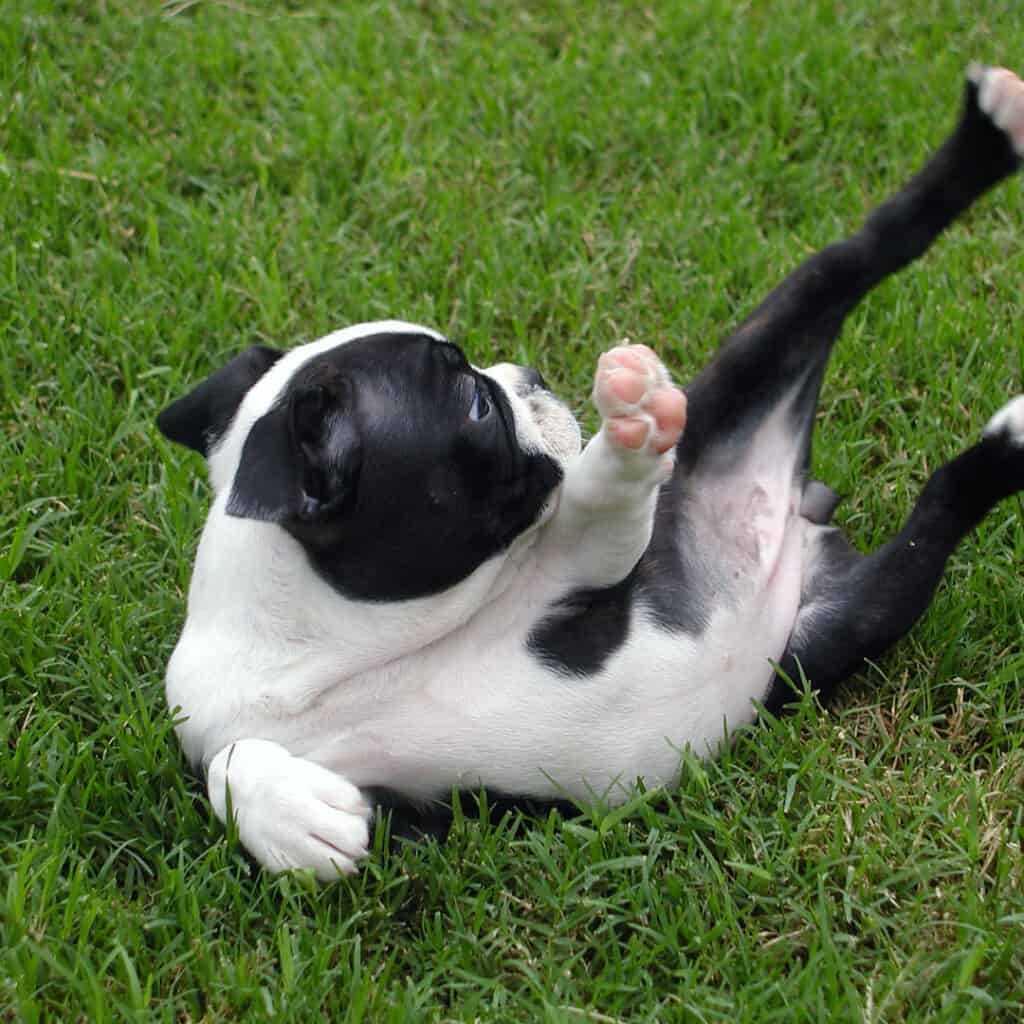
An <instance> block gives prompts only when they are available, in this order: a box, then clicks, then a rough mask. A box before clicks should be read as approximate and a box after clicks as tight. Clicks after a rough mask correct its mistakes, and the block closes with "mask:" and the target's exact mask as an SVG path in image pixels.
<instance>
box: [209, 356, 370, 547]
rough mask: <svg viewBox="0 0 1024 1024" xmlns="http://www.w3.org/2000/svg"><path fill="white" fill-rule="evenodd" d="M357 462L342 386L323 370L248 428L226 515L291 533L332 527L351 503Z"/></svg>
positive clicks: (355, 437) (349, 405)
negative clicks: (277, 526)
mask: <svg viewBox="0 0 1024 1024" xmlns="http://www.w3.org/2000/svg"><path fill="white" fill-rule="evenodd" d="M361 459H362V446H361V444H360V442H359V435H358V432H357V430H356V427H355V422H354V417H353V415H352V402H351V393H350V388H349V386H348V382H347V381H346V380H345V379H344V378H343V377H342V376H341V375H340V374H337V373H336V372H333V371H331V370H330V369H326V370H325V371H323V372H321V373H320V374H319V375H318V379H316V380H313V381H310V382H308V383H304V384H302V385H301V386H299V387H297V388H295V389H293V390H292V391H291V393H290V394H288V395H286V396H285V397H284V398H283V399H282V400H281V401H280V402H278V404H277V405H276V406H274V408H272V409H271V410H270V411H269V412H267V413H266V414H265V415H263V416H261V417H260V419H258V420H257V421H256V422H255V423H254V424H253V425H252V429H251V430H250V431H249V436H248V437H247V438H246V439H245V444H244V445H243V447H242V455H241V458H240V459H239V463H238V470H237V471H236V473H235V480H234V483H233V485H232V488H231V495H230V497H229V498H228V504H227V512H228V515H233V516H241V517H244V518H247V519H261V520H263V521H265V522H272V523H284V524H287V525H291V526H294V527H300V526H311V527H316V526H320V525H324V524H328V523H329V524H330V525H336V524H337V518H338V515H339V514H341V513H342V512H343V511H344V509H345V508H346V507H347V506H349V505H350V504H351V502H352V501H353V500H354V497H355V489H356V483H357V480H358V476H359V467H360V463H361Z"/></svg>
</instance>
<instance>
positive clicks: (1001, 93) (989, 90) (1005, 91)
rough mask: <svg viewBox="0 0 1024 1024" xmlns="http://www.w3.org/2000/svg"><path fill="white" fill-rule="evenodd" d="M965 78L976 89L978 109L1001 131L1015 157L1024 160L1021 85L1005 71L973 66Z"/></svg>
mask: <svg viewBox="0 0 1024 1024" xmlns="http://www.w3.org/2000/svg"><path fill="white" fill-rule="evenodd" d="M967 77H968V78H970V80H971V81H972V82H973V83H974V84H975V85H976V86H977V87H978V106H979V107H980V108H981V111H982V113H983V114H986V115H987V116H988V117H989V118H991V120H992V123H993V124H994V125H995V126H996V127H997V128H999V129H1001V130H1002V131H1004V132H1005V133H1006V134H1007V136H1008V137H1009V139H1010V142H1011V144H1012V145H1013V148H1014V150H1016V153H1017V155H1018V156H1021V157H1024V82H1022V81H1021V80H1020V79H1019V78H1018V77H1017V76H1016V75H1015V74H1014V73H1013V72H1012V71H1010V70H1009V69H1008V68H988V67H985V66H984V65H982V64H972V65H971V66H970V68H968V70H967Z"/></svg>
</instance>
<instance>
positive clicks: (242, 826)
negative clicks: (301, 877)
mask: <svg viewBox="0 0 1024 1024" xmlns="http://www.w3.org/2000/svg"><path fill="white" fill-rule="evenodd" d="M208 780H209V781H208V785H209V793H210V799H211V801H212V802H213V805H214V809H215V810H216V811H217V814H218V816H219V817H220V818H221V820H227V812H226V804H227V790H228V789H229V790H230V796H231V810H232V813H233V814H234V817H235V821H236V823H237V827H238V837H239V839H240V840H241V841H242V845H243V846H244V847H245V848H246V849H247V850H248V851H249V852H250V853H251V854H252V855H253V856H254V857H255V858H256V859H257V860H258V861H259V862H260V864H262V865H263V866H264V867H265V868H267V869H268V870H270V871H272V872H274V873H277V872H279V871H293V870H296V869H312V871H313V873H314V874H315V875H316V877H317V878H318V879H319V880H320V881H321V882H330V881H332V880H334V879H336V878H337V877H338V875H339V874H346V875H347V874H351V873H352V872H353V871H355V870H356V862H357V861H358V860H360V859H361V858H363V857H365V856H366V853H367V849H368V847H369V838H370V837H369V826H368V822H369V819H370V807H369V805H368V804H367V803H366V801H365V800H364V799H363V797H362V794H361V793H360V792H359V790H358V789H357V788H356V787H355V786H353V785H352V784H351V783H350V782H348V781H346V780H345V779H343V778H342V777H341V776H340V775H336V774H335V773H334V772H332V771H329V770H328V769H326V768H323V767H321V766H320V765H318V764H314V763H313V762H312V761H306V760H304V759H303V758H301V757H292V756H291V755H290V754H289V753H288V751H287V750H285V749H284V747H281V746H279V745H278V744H276V743H270V742H269V741H267V740H256V739H246V740H240V741H239V742H237V743H235V744H233V745H232V746H230V747H228V748H226V749H225V750H222V751H221V752H220V753H219V754H218V755H217V756H216V757H215V758H214V760H213V762H212V763H211V765H210V770H209V777H208Z"/></svg>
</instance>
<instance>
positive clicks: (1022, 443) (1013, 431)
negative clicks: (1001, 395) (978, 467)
mask: <svg viewBox="0 0 1024 1024" xmlns="http://www.w3.org/2000/svg"><path fill="white" fill-rule="evenodd" d="M984 434H985V437H998V436H1000V435H1002V434H1005V435H1006V437H1007V440H1008V441H1009V442H1010V444H1012V445H1015V446H1016V447H1018V448H1024V395H1018V396H1017V397H1016V398H1013V399H1011V400H1010V401H1009V402H1007V403H1006V405H1004V406H1003V407H1002V409H1000V410H999V412H997V413H996V414H995V416H993V417H992V419H990V420H989V421H988V424H987V425H986V427H985V430H984Z"/></svg>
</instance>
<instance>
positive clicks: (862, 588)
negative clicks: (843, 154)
mask: <svg viewBox="0 0 1024 1024" xmlns="http://www.w3.org/2000/svg"><path fill="white" fill-rule="evenodd" d="M1022 154H1024V83H1022V82H1021V81H1020V79H1018V78H1017V77H1016V76H1015V75H1013V74H1012V73H1011V72H1009V71H1006V70H1003V69H991V68H982V67H979V66H972V68H971V69H970V71H969V74H968V82H967V88H966V104H965V108H964V111H963V114H962V116H961V119H960V122H959V125H958V126H957V128H956V130H955V131H954V133H953V135H952V136H951V137H950V138H949V139H948V141H947V142H946V143H945V144H944V145H943V146H942V148H941V149H939V150H938V152H937V153H935V155H934V156H933V157H932V158H931V160H930V161H929V162H928V163H927V165H926V166H925V167H924V169H923V170H922V171H921V172H920V173H919V174H918V175H917V176H916V177H915V178H914V179H913V180H912V181H910V183H909V184H908V185H907V186H906V187H905V188H903V189H902V190H901V191H900V192H899V193H898V194H897V195H895V196H894V197H893V198H891V199H890V200H888V201H887V202H886V203H884V204H883V205H882V206H881V207H880V208H879V209H878V210H877V211H876V212H875V213H874V215H873V216H872V217H871V218H870V219H869V220H868V221H867V223H866V224H865V225H864V227H863V228H862V229H861V230H860V231H859V232H858V233H857V234H855V235H853V236H852V237H851V238H849V239H847V240H846V241H844V242H841V243H839V244H837V245H833V246H831V247H829V248H827V249H825V250H824V251H822V252H820V253H818V254H817V255H816V256H814V257H813V258H812V259H810V260H809V261H808V262H807V263H805V264H804V265H803V266H802V267H800V268H799V269H798V270H797V271H796V272H795V273H794V274H792V276H790V277H789V278H788V279H787V280H786V281H785V282H784V283H783V284H782V285H781V286H780V287H779V288H778V289H777V290H776V291H775V292H773V293H772V294H771V295H770V296H769V297H768V298H767V300H766V301H765V302H764V303H763V304H762V305H761V306H760V307H759V308H758V309H757V310H755V311H754V313H753V314H752V315H751V316H750V317H749V318H748V319H747V320H746V322H745V323H743V324H742V325H741V326H740V328H739V329H738V330H737V331H736V332H735V334H733V335H732V337H731V338H729V340H728V341H727V342H726V343H725V344H724V346H723V347H722V349H721V350H720V352H719V353H718V355H717V356H716V358H715V359H714V360H713V362H712V363H711V364H710V365H709V366H708V367H707V368H706V369H705V370H704V371H703V372H702V373H701V374H700V375H699V376H698V377H697V378H696V380H694V381H693V382H692V384H691V385H690V386H689V387H688V388H687V389H686V392H685V396H684V394H683V392H681V391H680V390H678V389H676V388H675V387H673V386H672V384H671V382H670V380H669V377H668V374H667V373H666V371H665V369H664V367H663V366H662V365H661V363H660V362H659V361H658V359H657V357H656V356H655V355H654V353H653V352H651V351H650V350H649V349H647V348H644V347H642V346H638V345H625V344H624V345H620V346H619V347H616V348H613V349H612V350H611V351H609V352H607V353H606V354H605V355H603V356H602V357H601V358H600V360H599V362H598V365H597V373H596V380H595V384H594V401H595V402H596V405H597V408H598V410H599V412H600V414H601V417H602V424H601V428H600V430H599V432H598V433H597V435H596V436H595V437H593V438H592V439H591V440H590V441H589V442H588V443H587V444H586V446H585V447H582V448H581V440H580V432H579V429H578V427H577V424H576V421H575V420H574V418H573V416H572V414H571V413H570V412H569V411H568V409H567V408H566V406H565V405H563V404H562V403H561V402H560V401H559V400H558V399H557V398H555V397H554V396H553V395H552V394H550V393H549V392H548V391H547V390H546V388H545V386H544V383H543V381H542V380H541V379H540V377H539V375H538V374H537V373H535V372H533V371H531V370H528V369H523V368H520V367H516V366H511V365H500V366H495V367H492V368H490V369H487V370H482V369H479V368H477V367H475V366H472V365H471V364H470V363H469V362H468V361H467V360H466V357H465V356H464V355H463V353H462V352H461V351H460V349H459V348H458V347H457V346H456V345H454V344H452V343H450V342H449V341H447V340H446V339H445V338H443V337H441V336H440V335H438V334H436V333H434V332H433V331H430V330H428V329H426V328H423V327H416V326H413V325H410V324H405V323H399V322H394V321H387V322H382V323H370V324H360V325H358V326H356V327H350V328H347V329H346V330H342V331H338V332H337V333H335V334H331V335H328V336H327V337H325V338H322V339H320V340H319V341H315V342H313V343H311V344H308V345H303V346H302V347H300V348H297V349H294V350H292V351H290V352H287V353H280V352H277V351H274V350H272V349H269V348H252V349H249V350H248V351H247V352H244V353H243V354H242V355H240V356H238V357H237V358H236V359H234V360H233V361H232V362H230V363H229V364H228V365H227V366H225V367H224V368H223V369H221V370H219V371H217V372H216V373H214V374H213V376H211V377H210V378H209V379H208V380H206V381H205V382H203V383H202V384H200V385H199V386H198V387H197V388H196V389H195V390H194V391H192V392H191V393H190V394H188V395H186V396H185V397H184V398H182V399H180V400H179V401H177V402H175V403H174V404H173V405H171V406H170V407H169V408H168V409H166V410H165V411H164V412H163V413H162V414H161V415H160V417H159V420H158V423H159V426H160V429H161V430H162V431H163V433H164V434H165V435H166V436H167V437H168V438H170V439H171V440H173V441H177V442H180V443H182V444H185V445H187V446H189V447H190V448H194V449H195V450H197V451H199V452H201V453H202V454H203V455H204V456H206V458H207V460H208V462H209V472H210V479H211V481H212V485H213V489H214V492H215V500H214V503H213V507H212V509H211V511H210V515H209V519H208V520H207V523H206V527H205V529H204V531H203V535H202V539H201V541H200V544H199V551H198V554H197V557H196V564H195V571H194V574H193V577H192V584H191V590H190V592H189V601H188V619H187V622H186V624H185V628H184V631H183V633H182V635H181V638H180V640H179V642H178V645H177V648H176V649H175V651H174V654H173V657H172V658H171V662H170V665H169V667H168V670H167V697H168V701H169V703H170V706H171V708H172V709H175V710H176V713H178V714H180V716H181V721H180V724H179V725H178V734H179V736H180V738H181V742H182V744H183V746H184V748H185V752H186V754H187V756H188V758H189V760H190V761H191V762H193V763H194V764H196V765H201V766H202V768H203V769H204V770H205V772H206V774H207V778H208V785H209V795H210V799H211V801H212V802H213V806H214V808H215V810H216V813H217V815H218V816H219V817H220V818H221V819H222V820H224V819H225V818H226V817H227V815H228V813H229V807H230V813H233V814H234V815H235V816H236V819H237V824H238V831H239V835H240V838H241V841H242V842H243V844H244V845H245V846H246V847H247V849H248V850H249V851H250V852H251V853H252V854H253V855H254V856H255V857H256V858H257V860H259V861H260V862H261V863H262V864H263V865H265V866H266V867H268V868H270V869H271V870H274V871H279V870H287V869H291V868H312V869H313V871H314V872H315V873H316V875H317V876H318V877H319V878H321V879H330V878H333V877H335V876H336V875H337V873H338V872H349V871H352V870H354V869H355V867H356V864H357V863H358V861H359V859H360V858H361V857H363V856H364V855H365V854H366V852H367V843H368V824H369V821H370V819H371V816H372V806H373V804H374V803H375V801H376V799H377V795H378V794H379V793H380V792H382V791H387V792H389V793H390V794H398V795H399V796H400V797H401V798H403V799H404V800H406V801H408V802H409V803H410V804H413V805H416V804H421V805H429V804H430V803H431V802H432V801H436V800H438V799H444V798H446V797H449V796H450V794H451V792H452V790H453V788H470V789H476V788H478V787H480V786H486V787H487V788H488V789H489V790H490V791H492V792H495V793H499V794H504V795H506V796H513V795H515V796H523V797H527V798H538V799H542V800H543V799H555V798H570V799H580V800H587V799H589V798H591V797H592V796H593V794H595V793H598V794H604V795H605V796H606V797H607V798H608V799H610V800H615V799H616V798H619V799H621V798H622V797H623V796H624V795H625V794H626V793H628V791H629V787H630V785H631V784H634V783H635V781H636V780H637V779H638V778H642V779H644V780H645V782H646V784H647V785H648V786H656V785H660V784H671V783H672V782H673V780H675V779H676V778H677V777H678V771H679V763H680V749H681V748H683V747H689V748H690V749H692V750H693V751H695V752H697V753H699V754H702V755H705V754H709V753H713V752H714V750H715V749H716V747H717V746H718V745H719V744H720V742H721V741H722V738H723V735H724V734H725V733H726V732H727V731H728V730H729V729H732V728H735V727H736V726H738V725H740V724H743V723H747V722H750V721H751V720H752V719H753V718H754V717H755V715H756V707H757V704H762V705H764V706H766V707H768V708H769V709H779V708H780V707H781V706H782V705H783V704H784V703H785V702H786V701H787V699H788V698H789V696H790V693H791V691H790V690H789V688H788V687H787V685H786V684H785V683H784V682H782V681H781V680H782V677H783V676H788V677H789V678H791V679H798V678H800V676H801V673H802V674H804V675H805V676H806V678H807V679H808V680H810V682H811V684H812V685H813V686H814V688H815V689H817V690H818V691H820V692H821V693H822V695H823V696H825V697H827V696H828V695H829V694H830V692H831V691H832V690H834V688H835V687H836V685H837V684H838V683H839V682H840V681H841V680H842V679H844V678H845V677H847V676H848V675H849V674H850V673H852V672H854V671H855V670H856V669H857V668H858V667H859V666H860V665H861V664H862V662H863V661H864V659H865V658H874V657H876V656H878V655H879V654H880V653H881V652H882V651H884V650H885V649H886V648H887V647H888V646H889V645H890V644H892V643H893V642H894V641H895V640H897V639H898V638H899V637H901V636H902V635H903V634H904V633H905V632H906V631H907V630H908V629H909V628H910V627H911V625H912V624H913V623H914V622H915V620H916V619H917V618H918V617H919V616H920V615H921V614H922V612H923V611H924V610H925V608H926V607H927V605H928V603H929V601H930V600H931V597H932V594H933V592H934V590H935V587H936V585H937V583H938V581H939V578H940V576H941V574H942V572H943V567H944V565H945V563H946V560H947V558H948V557H949V555H950V554H951V552H952V551H953V549H954V548H955V547H956V545H957V543H958V542H959V541H960V539H961V538H962V537H964V535H965V534H967V533H968V532H969V531H970V530H971V529H972V528H973V527H974V526H976V525H977V523H978V522H979V521H980V520H981V519H982V517H983V516H984V515H985V514H986V513H987V512H988V510H989V509H991V508H992V506H993V505H994V504H995V503H996V502H998V501H999V500H1001V499H1002V498H1005V497H1007V496H1008V495H1010V494H1013V493H1014V492H1016V491H1018V490H1020V489H1022V488H1024V396H1021V397H1018V398H1016V399H1014V400H1013V401H1011V402H1010V403H1009V404H1008V405H1005V406H1004V407H1003V408H1002V409H1001V410H1000V411H999V412H997V413H996V414H995V415H994V416H993V417H992V419H991V421H990V422H989V424H988V426H987V427H986V428H985V431H984V436H983V437H982V439H981V440H980V441H979V442H978V443H977V444H976V445H974V447H972V448H969V449H968V450H967V451H965V452H964V453H963V454H961V455H960V456H959V457H958V458H956V459H954V460H953V461H952V462H950V463H949V464H948V465H946V466H943V467H942V468H941V469H939V470H938V471H937V472H936V473H935V475H934V476H932V478H931V479H930V480H929V481H928V484H927V486H926V487H925V488H924V491H923V493H922V494H921V496H920V498H919V500H918V502H917V505H916V507H915V508H914V510H913V512H912V514H911V516H910V519H909V520H908V522H907V523H906V525H905V526H904V527H903V529H902V530H901V531H900V532H899V533H898V534H897V535H896V536H895V537H894V538H893V539H892V540H891V541H890V542H889V543H888V544H886V545H884V546H883V547H881V548H880V549H879V550H877V551H875V552H873V553H871V554H869V555H861V554H859V553H857V552H855V551H854V550H853V549H852V548H851V547H850V545H849V544H848V543H847V542H846V541H845V540H844V539H843V537H842V535H841V534H840V533H839V531H838V530H837V529H836V528H835V527H832V526H830V525H828V524H829V519H830V516H831V514H832V511H833V509H834V504H835V497H834V495H833V494H832V492H831V491H830V490H829V489H828V488H827V487H825V486H824V485H823V484H820V483H817V482H815V481H812V480H809V479H808V477H807V470H808V462H809V456H810V447H811V433H812V427H813V423H814V414H815V406H816V401H817V396H818V389H819V386H820V384H821V380H822V376H823V374H824V371H825V364H826V362H827V360H828V356H829V352H830V349H831V347H832V344H833V342H834V340H835V338H836V336H837V334H838V333H839V330H840V327H841V325H842V323H843V319H844V318H845V316H846V314H847V313H848V312H849V311H850V310H851V309H852V308H853V307H854V305H855V304H856V303H857V302H858V300H860V299H861V297H862V296H864V295H865V293H866V292H868V290H869V289H871V288H872V287H873V286H874V285H876V284H877V283H878V282H879V281H881V280H882V279H883V278H884V277H886V276H887V275H888V274H891V273H892V272H893V271H896V270H898V269H900V268H901V267H903V266H905V265H906V264H907V263H909V262H910V261H911V260H913V259H915V258H916V257H918V256H920V255H921V254H922V253H923V252H924V251H925V250H926V249H927V248H928V246H929V245H930V244H931V243H932V242H933V241H934V239H935V238H936V237H937V236H938V234H939V233H940V232H941V231H942V230H943V229H944V228H945V227H946V226H947V225H948V224H949V223H950V222H951V221H952V220H953V219H954V218H955V217H956V216H957V215H958V214H960V213H961V212H963V211H964V210H966V209H967V207H968V206H969V205H970V204H971V203H972V202H973V201H974V200H975V199H977V198H978V197H979V196H980V195H981V194H982V193H983V192H985V191H986V190H987V189H988V188H989V187H991V186H992V185H994V184H995V183H996V182H998V181H999V180H1000V179H1002V178H1004V177H1006V176H1008V175H1009V174H1011V173H1012V172H1013V171H1015V170H1016V169H1017V168H1018V167H1019V166H1020V163H1021V156H1022ZM684 424H685V430H684ZM777 669H779V670H780V671H779V672H777V671H776V670H777ZM229 789H230V797H229Z"/></svg>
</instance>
